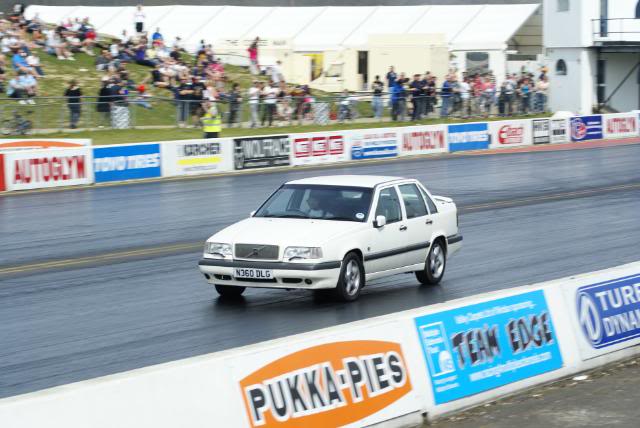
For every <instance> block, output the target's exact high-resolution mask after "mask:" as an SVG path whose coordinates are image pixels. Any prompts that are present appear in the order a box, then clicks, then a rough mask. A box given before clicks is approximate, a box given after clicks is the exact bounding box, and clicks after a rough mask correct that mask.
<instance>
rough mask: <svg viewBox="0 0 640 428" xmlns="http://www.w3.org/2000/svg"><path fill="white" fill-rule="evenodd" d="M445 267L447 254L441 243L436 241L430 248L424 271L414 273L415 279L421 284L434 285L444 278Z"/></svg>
mask: <svg viewBox="0 0 640 428" xmlns="http://www.w3.org/2000/svg"><path fill="white" fill-rule="evenodd" d="M445 267H447V252H446V250H445V248H444V245H443V244H442V241H436V242H434V243H433V245H432V246H431V249H430V250H429V254H428V255H427V260H426V262H425V264H424V269H423V270H420V271H417V272H416V278H417V279H418V281H420V283H422V284H429V285H436V284H437V283H439V282H440V280H442V277H443V276H444V269H445Z"/></svg>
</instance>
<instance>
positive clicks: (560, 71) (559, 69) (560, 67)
mask: <svg viewBox="0 0 640 428" xmlns="http://www.w3.org/2000/svg"><path fill="white" fill-rule="evenodd" d="M556 75H557V76H566V75H567V63H566V62H564V60H563V59H559V60H558V62H556Z"/></svg>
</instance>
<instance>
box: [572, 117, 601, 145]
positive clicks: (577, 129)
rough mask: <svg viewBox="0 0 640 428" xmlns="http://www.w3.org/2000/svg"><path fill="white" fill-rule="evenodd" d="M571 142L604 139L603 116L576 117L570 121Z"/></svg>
mask: <svg viewBox="0 0 640 428" xmlns="http://www.w3.org/2000/svg"><path fill="white" fill-rule="evenodd" d="M569 127H570V128H571V141H587V140H601V139H602V138H603V137H604V133H603V129H602V116H601V115H599V114H596V115H592V116H576V117H572V118H571V120H570V121H569Z"/></svg>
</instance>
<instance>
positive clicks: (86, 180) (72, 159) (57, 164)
mask: <svg viewBox="0 0 640 428" xmlns="http://www.w3.org/2000/svg"><path fill="white" fill-rule="evenodd" d="M4 163H5V185H6V187H7V190H27V189H40V188H43V187H58V186H76V185H80V184H90V183H93V168H92V166H93V164H92V161H91V149H90V148H89V147H85V148H78V149H59V150H28V151H27V150H20V151H14V152H8V153H5V154H4Z"/></svg>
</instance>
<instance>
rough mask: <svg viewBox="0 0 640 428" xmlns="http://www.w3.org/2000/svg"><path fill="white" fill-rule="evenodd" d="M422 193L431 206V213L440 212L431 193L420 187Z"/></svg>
mask: <svg viewBox="0 0 640 428" xmlns="http://www.w3.org/2000/svg"><path fill="white" fill-rule="evenodd" d="M420 193H422V196H423V197H424V200H425V201H427V206H428V207H429V212H430V213H431V214H436V213H437V212H438V207H436V204H435V203H434V202H433V201H432V200H431V198H430V197H429V195H427V192H425V191H424V190H422V189H420Z"/></svg>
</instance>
